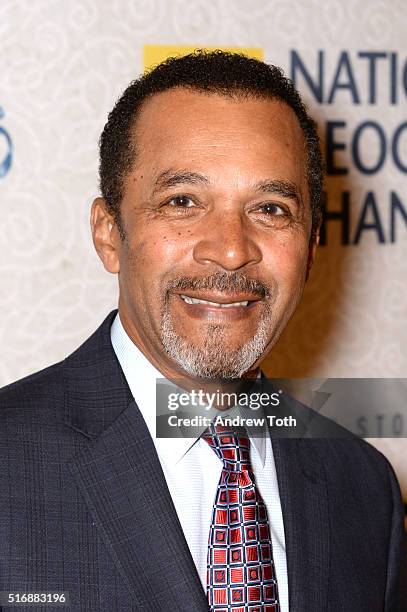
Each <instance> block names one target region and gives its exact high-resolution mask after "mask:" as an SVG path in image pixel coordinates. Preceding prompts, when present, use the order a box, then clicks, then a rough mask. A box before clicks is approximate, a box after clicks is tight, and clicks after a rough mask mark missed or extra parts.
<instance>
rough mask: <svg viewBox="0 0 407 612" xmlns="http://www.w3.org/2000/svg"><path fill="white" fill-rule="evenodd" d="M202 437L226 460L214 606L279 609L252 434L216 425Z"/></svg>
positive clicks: (213, 530)
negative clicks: (253, 462)
mask: <svg viewBox="0 0 407 612" xmlns="http://www.w3.org/2000/svg"><path fill="white" fill-rule="evenodd" d="M202 438H203V439H204V440H205V441H206V442H207V443H208V444H209V446H210V447H211V448H212V449H213V450H214V452H215V453H216V455H217V456H218V457H219V458H220V459H221V460H222V461H223V469H222V473H221V476H220V480H219V484H218V489H217V492H216V497H215V503H214V506H213V512H212V521H211V526H210V530H209V544H208V575H207V594H208V601H209V608H210V610H211V611H214V612H231V611H233V612H280V606H279V603H278V591H277V581H276V577H275V572H274V563H273V555H272V546H271V538H270V529H269V524H268V519H267V510H266V507H265V505H264V502H263V500H262V498H261V496H260V493H259V491H258V489H257V487H256V484H255V482H254V476H253V473H252V469H251V464H250V440H249V438H248V436H247V433H246V431H245V430H244V429H243V428H240V429H235V430H233V431H231V429H230V428H227V427H225V426H218V425H217V426H215V425H213V424H212V425H211V426H210V427H209V428H208V429H207V430H206V431H205V432H204V433H203V434H202Z"/></svg>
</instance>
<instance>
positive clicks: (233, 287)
mask: <svg viewBox="0 0 407 612" xmlns="http://www.w3.org/2000/svg"><path fill="white" fill-rule="evenodd" d="M188 289H192V290H194V291H201V290H205V289H209V290H214V291H225V292H227V293H251V294H253V295H256V296H258V297H260V298H268V297H270V295H271V290H270V288H269V287H268V286H267V285H266V284H264V283H262V282H261V281H259V280H257V279H253V278H248V277H247V276H245V275H244V274H241V273H240V272H230V273H229V272H216V273H215V274H211V275H210V276H202V277H199V278H196V277H189V276H182V277H180V278H177V279H174V280H173V281H171V282H170V283H169V284H168V285H167V296H168V294H169V293H171V292H173V291H185V290H188Z"/></svg>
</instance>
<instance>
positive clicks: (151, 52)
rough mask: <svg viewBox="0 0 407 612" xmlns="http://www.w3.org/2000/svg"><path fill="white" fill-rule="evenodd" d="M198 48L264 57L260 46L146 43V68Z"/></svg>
mask: <svg viewBox="0 0 407 612" xmlns="http://www.w3.org/2000/svg"><path fill="white" fill-rule="evenodd" d="M197 49H204V50H205V51H215V50H216V49H220V50H221V51H229V52H230V53H244V54H245V55H248V56H249V57H254V58H255V59H258V60H262V61H263V59H264V52H263V49H261V48H260V47H198V46H196V45H195V46H192V45H191V46H188V45H144V54H143V59H144V70H145V71H147V70H150V69H151V68H154V66H156V65H157V64H160V63H161V62H163V61H164V60H166V59H167V58H169V57H175V56H181V55H187V54H188V53H193V52H194V51H196V50H197Z"/></svg>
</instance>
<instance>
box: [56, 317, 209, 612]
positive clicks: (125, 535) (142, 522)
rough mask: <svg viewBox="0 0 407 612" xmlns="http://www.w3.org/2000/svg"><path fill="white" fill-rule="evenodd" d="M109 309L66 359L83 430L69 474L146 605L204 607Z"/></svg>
mask: <svg viewBox="0 0 407 612" xmlns="http://www.w3.org/2000/svg"><path fill="white" fill-rule="evenodd" d="M114 315H115V313H111V314H110V315H109V317H108V318H107V319H106V321H105V322H104V323H103V324H102V326H101V328H99V330H98V331H97V332H96V333H95V334H94V336H92V337H91V338H90V339H89V340H88V341H87V342H86V343H85V345H83V347H81V348H80V349H78V351H76V353H74V355H72V356H71V357H70V358H68V359H67V360H66V364H65V372H66V418H65V422H66V424H68V425H69V426H70V427H71V428H74V429H75V430H77V431H80V432H81V433H82V434H83V435H84V447H83V448H82V450H81V451H80V452H79V453H78V454H77V455H76V456H75V457H74V458H73V459H72V460H71V461H70V469H71V472H72V474H73V476H74V478H75V479H76V482H77V485H78V487H79V489H80V491H81V493H82V496H83V498H84V500H85V502H86V504H87V506H88V508H89V512H90V514H91V516H92V519H93V521H94V523H95V526H96V527H97V528H98V530H99V533H100V536H101V538H102V539H103V540H104V542H105V544H106V546H107V549H108V551H109V552H110V555H111V557H112V559H113V562H114V563H115V565H116V567H117V569H118V571H119V572H120V574H121V576H122V577H123V579H124V581H125V583H126V584H127V587H128V588H129V590H130V592H131V593H132V594H133V596H134V599H135V601H136V602H137V603H138V605H140V606H142V607H143V609H146V610H158V609H164V608H168V609H170V608H173V609H174V610H180V611H185V612H189V611H190V610H197V611H200V610H202V612H204V611H207V609H208V605H207V600H206V596H205V593H204V591H203V589H202V585H201V583H200V580H199V576H198V574H197V571H196V569H195V565H194V562H193V559H192V557H191V554H190V551H189V548H188V545H187V542H186V540H185V537H184V534H183V531H182V527H181V525H180V523H179V520H178V516H177V513H176V510H175V507H174V504H173V502H172V499H171V495H170V493H169V490H168V487H167V484H166V481H165V477H164V474H163V472H162V468H161V465H160V462H159V459H158V456H157V453H156V450H155V447H154V443H153V441H152V439H151V436H150V434H149V432H148V429H147V426H146V425H145V422H144V419H143V418H142V416H141V413H140V411H139V410H138V407H137V405H136V404H135V402H134V400H133V398H132V397H131V394H130V390H129V389H128V386H127V383H126V381H125V379H124V376H123V373H122V371H121V368H120V366H119V364H118V361H117V359H116V356H115V354H114V351H113V348H112V346H111V342H110V325H111V322H112V320H113V318H114Z"/></svg>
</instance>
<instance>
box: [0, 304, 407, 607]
mask: <svg viewBox="0 0 407 612" xmlns="http://www.w3.org/2000/svg"><path fill="white" fill-rule="evenodd" d="M114 316H115V312H112V313H111V314H110V315H109V316H108V317H107V319H106V320H105V321H104V323H103V324H102V325H101V327H100V328H99V329H98V330H97V331H96V332H95V333H94V334H93V336H91V338H89V340H87V342H85V344H84V345H83V346H81V347H80V348H79V349H78V350H77V351H76V352H75V353H73V354H72V355H71V356H70V357H68V358H67V359H66V360H64V361H62V362H61V363H58V364H56V365H53V366H51V367H49V368H47V369H46V370H43V371H42V372H39V373H37V374H34V375H32V376H29V377H28V378H25V379H23V380H21V381H18V382H16V383H14V384H12V385H9V386H8V387H5V388H4V389H3V390H2V391H0V407H1V409H0V419H1V424H0V461H1V469H0V479H1V484H0V591H12V592H26V593H27V592H31V593H33V592H34V593H35V592H49V593H52V592H57V591H65V592H69V595H70V602H71V603H70V605H69V606H68V607H65V608H63V609H64V610H72V611H75V612H79V611H82V612H85V611H89V612H115V611H117V612H119V611H120V612H129V611H133V610H145V611H151V612H159V611H171V612H195V611H196V612H205V611H207V610H208V605H207V600H206V596H205V593H204V591H203V589H202V586H201V583H200V581H199V577H198V574H197V572H196V569H195V566H194V563H193V560H192V557H191V554H190V552H189V549H188V545H187V542H186V540H185V537H184V535H183V531H182V527H181V525H180V523H179V520H178V517H177V514H176V511H175V507H174V504H173V502H172V499H171V496H170V493H169V490H168V488H167V485H166V482H165V478H164V475H163V472H162V469H161V466H160V462H159V460H158V457H157V454H156V451H155V447H154V444H153V441H152V439H151V437H150V435H149V432H148V430H147V427H146V425H145V423H144V420H143V418H142V416H141V414H140V412H139V410H138V408H137V406H136V404H135V402H134V400H133V398H132V396H131V393H130V390H129V388H128V385H127V383H126V381H125V378H124V376H123V372H122V370H121V368H120V365H119V363H118V361H117V358H116V356H115V353H114V351H113V348H112V345H111V341H110V326H111V323H112V321H113V318H114ZM140 384H141V385H142V384H143V381H142V380H140ZM293 406H294V404H293ZM299 406H301V405H296V406H295V408H296V409H297V410H302V411H303V410H307V409H306V408H304V407H300V408H299ZM273 450H274V455H275V462H276V469H277V477H278V484H279V489H280V496H281V504H282V511H283V519H284V528H285V537H286V552H287V564H288V582H289V597H290V610H291V612H323V611H327V612H328V611H329V612H341V611H343V612H345V611H346V612H379V611H383V610H386V612H393V611H401V610H407V603H406V594H405V589H406V579H405V574H404V571H405V570H404V567H405V566H404V561H405V550H404V530H403V506H402V502H401V498H400V490H399V487H398V484H397V481H396V478H395V476H394V473H393V470H392V468H391V467H390V465H389V463H388V462H387V460H386V459H385V458H384V457H383V456H382V455H381V454H380V453H379V452H378V451H376V450H375V449H374V448H373V447H371V446H370V445H368V444H367V443H365V442H364V441H362V440H359V439H357V438H354V437H350V438H344V439H343V438H340V437H339V438H336V439H335V438H333V439H273ZM22 609H24V610H36V611H42V610H43V611H44V612H45V611H46V610H56V608H55V607H38V606H37V607H34V606H26V607H24V608H22ZM2 610H3V611H6V610H7V611H8V610H10V611H11V610H15V608H11V607H7V606H3V608H2Z"/></svg>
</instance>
